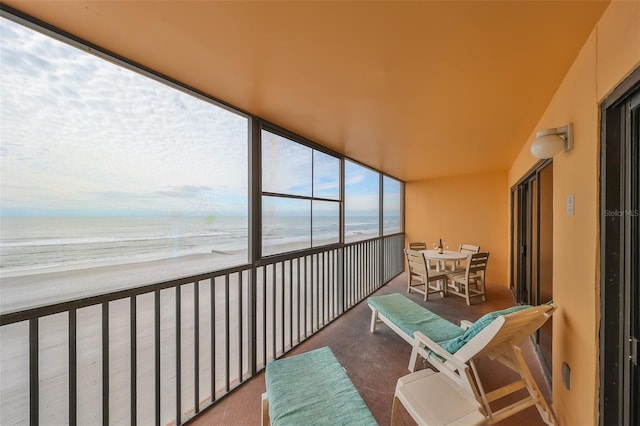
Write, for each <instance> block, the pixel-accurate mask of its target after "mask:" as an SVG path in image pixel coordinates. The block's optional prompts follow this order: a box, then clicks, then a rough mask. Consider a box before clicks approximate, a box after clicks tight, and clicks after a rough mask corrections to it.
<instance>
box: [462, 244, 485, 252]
mask: <svg viewBox="0 0 640 426" xmlns="http://www.w3.org/2000/svg"><path fill="white" fill-rule="evenodd" d="M458 251H459V252H461V253H479V252H480V246H474V245H473V244H460V248H459V249H458Z"/></svg>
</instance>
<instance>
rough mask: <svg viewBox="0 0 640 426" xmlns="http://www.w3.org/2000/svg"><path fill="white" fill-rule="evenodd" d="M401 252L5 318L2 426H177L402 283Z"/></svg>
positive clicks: (322, 258) (346, 248)
mask: <svg viewBox="0 0 640 426" xmlns="http://www.w3.org/2000/svg"><path fill="white" fill-rule="evenodd" d="M403 244H404V234H396V235H393V236H388V237H383V238H376V239H372V240H367V241H361V242H357V243H352V244H345V245H343V246H339V247H331V248H319V249H314V250H310V251H306V252H304V253H294V254H290V255H284V256H277V257H273V258H271V259H263V260H261V261H259V262H256V263H255V264H254V265H244V266H239V267H236V268H231V269H226V270H222V271H216V272H211V273H207V274H201V275H196V276H191V277H187V278H181V279H177V280H171V281H166V282H160V283H157V284H153V285H147V286H143V287H138V288H133V289H127V290H121V291H115V292H111V293H107V294H101V295H97V296H92V297H86V298H81V299H77V300H72V301H67V302H64V303H57V304H52V305H48V306H41V307H37V308H33V309H26V310H21V311H17V312H10V313H6V314H3V315H1V316H0V341H1V342H2V349H1V356H2V359H1V360H2V367H1V368H2V379H1V380H2V390H1V391H2V401H1V403H2V407H0V409H1V410H0V411H2V412H3V413H4V414H2V415H1V416H2V420H3V422H7V423H11V424H16V423H26V422H29V423H30V424H32V425H37V424H39V423H40V422H42V423H43V424H67V423H68V424H71V425H75V424H99V423H102V424H104V425H107V424H109V423H118V424H119V423H124V424H126V423H130V424H138V423H140V424H156V425H168V424H182V423H184V422H185V421H186V420H188V419H189V418H191V417H193V416H194V415H196V414H197V413H198V412H199V411H201V410H203V409H204V408H206V407H208V406H210V405H211V404H214V403H215V402H216V401H217V400H219V399H220V398H221V397H223V396H224V395H226V394H227V393H229V392H230V391H232V390H233V389H235V388H236V387H238V386H240V385H241V384H242V383H243V382H244V381H246V380H247V379H249V378H251V377H253V376H254V375H255V374H256V373H257V372H259V371H260V370H261V369H263V368H264V366H265V365H266V363H267V362H268V361H270V360H272V359H275V358H278V357H280V356H282V355H284V354H285V353H287V352H288V351H289V350H291V349H292V348H294V347H295V346H296V345H298V344H299V343H300V342H302V341H304V340H305V339H307V338H308V337H310V336H311V335H313V334H314V333H316V332H317V331H319V330H320V329H322V328H323V327H325V326H326V325H327V324H329V323H330V322H331V321H333V320H334V319H336V318H337V317H338V316H340V315H341V314H343V313H344V312H345V311H347V310H348V309H349V308H351V307H352V306H354V305H355V304H357V303H358V302H360V301H361V300H363V299H364V298H366V297H367V296H368V295H369V294H371V293H372V292H373V291H375V290H376V289H378V288H379V287H381V286H382V285H383V284H385V283H386V282H388V281H389V280H390V279H392V278H393V277H395V276H396V275H398V274H399V273H401V272H402V271H403V269H404V262H403V257H402V247H403ZM60 336H64V337H65V338H64V339H61V338H60ZM27 372H28V374H27Z"/></svg>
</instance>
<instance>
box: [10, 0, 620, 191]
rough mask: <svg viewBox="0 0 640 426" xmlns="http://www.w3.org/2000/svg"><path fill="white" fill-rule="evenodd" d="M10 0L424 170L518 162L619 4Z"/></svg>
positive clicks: (292, 121) (198, 83)
mask: <svg viewBox="0 0 640 426" xmlns="http://www.w3.org/2000/svg"><path fill="white" fill-rule="evenodd" d="M4 3H5V4H7V5H9V6H11V7H14V8H15V9H18V10H20V11H22V12H24V13H26V14H29V15H31V16H33V17H36V18H38V19H41V20H43V21H45V22H48V23H49V24H51V25H54V26H56V27H58V28H60V29H62V30H65V31H67V32H69V33H71V34H73V35H75V36H77V37H80V38H82V39H85V40H87V41H89V42H91V43H94V44H96V45H98V46H101V47H103V48H105V49H107V50H110V51H112V52H114V53H117V54H119V55H121V56H123V57H125V58H127V59H129V60H132V61H135V62H137V63H139V64H142V65H144V66H147V67H149V68H151V69H153V70H155V71H158V72H160V73H162V74H164V75H166V76H169V77H171V78H173V79H176V80H178V81H181V82H183V83H185V84H187V85H189V86H192V87H194V88H196V89H199V90H201V91H203V92H205V93H207V94H210V95H211V96H214V97H216V98H218V99H220V100H222V101H225V102H227V103H229V104H232V105H234V106H237V107H239V108H241V109H243V110H245V111H247V112H250V113H252V114H255V115H258V116H260V117H262V118H264V119H267V120H269V121H271V122H273V123H275V124H277V125H280V126H283V127H285V128H287V129H289V130H291V131H293V132H295V133H298V134H300V135H302V136H304V137H306V138H308V139H310V140H313V141H315V142H318V143H320V144H322V145H324V146H327V147H329V148H332V149H333V150H335V151H338V152H340V153H343V154H345V155H347V156H349V157H351V158H353V159H355V160H357V161H360V162H362V163H364V164H367V165H369V166H372V167H375V168H377V169H379V170H382V171H384V172H386V173H389V174H391V175H392V176H396V177H398V178H400V179H402V180H407V181H411V180H418V179H428V178H435V177H443V176H452V175H460V174H469V173H482V172H489V171H496V170H506V169H508V168H509V166H510V165H511V162H512V161H513V160H514V158H515V156H516V155H517V153H518V152H519V150H520V148H521V144H522V142H523V141H524V140H526V139H527V137H528V136H529V135H530V134H531V132H532V131H534V130H535V129H534V128H533V126H535V124H536V122H537V121H538V119H539V117H540V116H541V114H542V113H543V111H544V108H545V107H546V105H547V104H548V103H549V101H550V99H551V96H552V95H553V93H554V92H555V90H556V88H557V87H558V85H559V84H560V82H561V81H562V78H563V77H564V75H565V73H566V72H567V70H568V69H569V67H570V65H571V63H572V62H573V60H574V58H575V57H576V56H577V54H578V51H579V50H580V48H581V47H582V45H583V44H584V42H585V40H586V38H587V37H588V35H589V33H590V32H591V30H592V29H593V27H594V25H595V23H596V22H597V20H598V19H599V17H600V16H601V15H602V13H603V11H604V9H605V8H606V6H607V4H608V1H566V2H560V1H552V2H542V1H468V2H459V1H448V2H433V1H413V2H403V1H341V2H331V1H284V2H276V1H251V2H250V1H4ZM557 124H558V125H562V124H565V123H557Z"/></svg>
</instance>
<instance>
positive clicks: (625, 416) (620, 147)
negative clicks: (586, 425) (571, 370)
mask: <svg viewBox="0 0 640 426" xmlns="http://www.w3.org/2000/svg"><path fill="white" fill-rule="evenodd" d="M637 90H640V67H639V68H637V69H636V70H635V71H634V72H632V73H631V75H630V76H629V77H628V78H626V79H625V80H624V81H623V82H622V83H620V85H619V86H618V87H616V89H615V90H614V91H613V92H612V93H611V94H610V95H609V96H607V98H606V99H605V100H604V101H603V102H602V104H601V105H600V113H601V122H600V140H601V146H600V210H599V211H600V289H599V290H600V342H599V347H600V349H599V352H600V362H599V368H600V372H599V379H600V386H599V392H600V398H599V399H600V402H599V417H600V418H599V424H600V425H601V426H606V425H610V424H616V425H632V424H636V423H637V421H638V420H640V419H639V416H638V407H637V406H636V404H635V401H634V400H633V398H634V395H633V393H634V390H633V389H635V393H637V392H638V386H639V385H640V383H638V381H639V380H638V373H637V371H638V363H637V362H636V363H635V367H634V366H633V365H632V362H631V360H630V358H631V356H632V352H633V351H634V349H633V347H632V340H631V339H630V337H632V330H631V329H630V327H631V326H630V324H631V323H632V315H636V316H637V315H638V310H640V306H639V305H640V302H639V301H638V300H637V299H638V294H637V291H638V289H636V290H634V291H636V293H635V294H634V293H633V292H632V283H631V280H632V279H633V278H634V276H632V270H631V265H633V259H632V249H631V247H632V246H631V242H632V241H634V240H633V238H636V240H637V239H639V237H638V236H637V235H636V236H632V234H631V232H632V227H631V225H630V223H631V221H630V217H628V214H627V211H628V209H629V208H630V207H631V189H630V187H631V185H632V184H631V181H632V179H633V176H632V170H634V169H633V167H632V164H631V154H632V153H633V152H634V151H632V149H631V142H632V141H631V134H630V133H628V132H627V131H626V130H625V129H629V128H630V123H629V120H630V115H629V114H628V113H627V112H626V111H627V110H628V107H625V106H624V105H625V102H628V101H629V99H631V95H632V94H633V93H634V92H635V91H637ZM634 149H637V148H634ZM636 152H637V151H636ZM635 167H636V168H637V167H638V165H637V164H636V165H635ZM636 173H637V171H636ZM611 211H615V212H616V214H611V213H610V212H611ZM620 212H623V214H622V215H619V214H617V213H620ZM635 244H638V242H637V241H635ZM636 247H637V246H636ZM636 268H637V267H636ZM633 274H638V271H637V269H636V270H635V271H634V272H633ZM635 278H637V277H635ZM631 296H633V298H635V299H636V300H635V304H636V306H635V307H634V306H633V305H632V302H633V300H632V297H631ZM636 333H637V330H636ZM635 345H636V349H635V350H636V351H637V341H636V343H635ZM634 371H635V374H634ZM634 377H635V378H634ZM636 398H637V396H636Z"/></svg>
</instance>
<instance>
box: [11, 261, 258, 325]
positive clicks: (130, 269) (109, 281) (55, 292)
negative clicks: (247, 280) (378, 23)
mask: <svg viewBox="0 0 640 426" xmlns="http://www.w3.org/2000/svg"><path fill="white" fill-rule="evenodd" d="M246 262H247V258H246V254H245V252H244V251H238V252H235V253H234V252H226V253H225V254H221V252H219V251H215V252H211V253H201V254H190V255H186V256H179V257H174V258H169V259H159V260H151V261H146V262H135V263H120V264H110V265H100V266H92V267H86V268H82V269H65V270H60V269H59V268H56V269H55V270H48V271H46V272H36V271H31V273H25V274H20V275H14V276H5V275H2V274H0V313H6V312H13V311H18V310H23V309H29V308H33V307H37V306H43V305H50V304H54V303H61V302H65V301H70V300H74V299H78V298H84V297H90V296H96V295H100V294H104V293H110V292H114V291H119V290H125V289H129V288H135V287H142V286H145V285H149V284H154V283H158V282H163V281H169V280H172V279H178V278H181V277H185V276H191V275H197V274H201V273H206V272H211V271H215V270H220V269H225V268H228V267H233V266H238V265H242V264H246Z"/></svg>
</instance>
